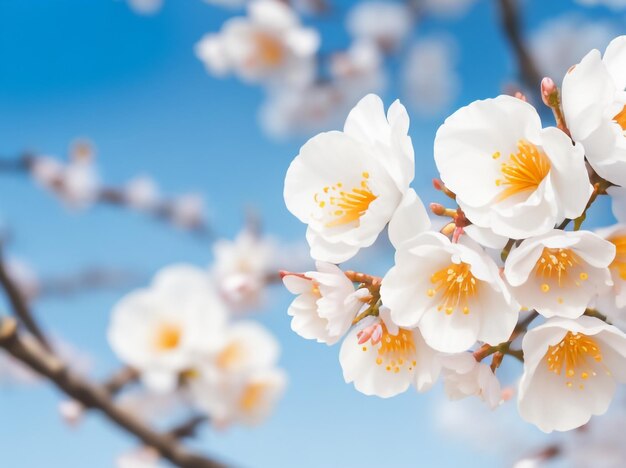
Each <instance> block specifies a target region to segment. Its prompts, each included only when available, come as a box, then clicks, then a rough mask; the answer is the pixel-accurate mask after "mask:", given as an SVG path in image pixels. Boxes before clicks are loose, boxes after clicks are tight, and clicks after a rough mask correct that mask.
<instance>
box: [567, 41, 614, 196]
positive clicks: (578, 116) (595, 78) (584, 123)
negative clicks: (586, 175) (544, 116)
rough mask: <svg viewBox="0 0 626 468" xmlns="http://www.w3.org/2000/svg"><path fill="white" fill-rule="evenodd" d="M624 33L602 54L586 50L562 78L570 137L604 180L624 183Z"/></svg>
mask: <svg viewBox="0 0 626 468" xmlns="http://www.w3.org/2000/svg"><path fill="white" fill-rule="evenodd" d="M625 88H626V36H620V37H617V38H615V39H613V41H611V43H610V44H609V45H608V47H607V48H606V51H605V53H604V57H602V56H601V55H600V52H599V51H598V50H592V51H591V52H589V53H588V54H587V55H586V56H585V57H584V58H583V59H582V60H581V62H580V63H579V64H578V65H576V66H575V67H574V68H573V69H571V71H570V72H569V73H568V74H567V75H565V78H564V79H563V93H562V94H563V113H564V115H565V121H566V122H567V125H568V128H569V130H570V132H571V135H572V139H574V141H577V142H580V143H582V144H583V145H584V147H585V155H586V156H587V159H588V160H589V164H591V166H592V167H593V168H594V169H595V171H596V172H597V173H598V174H599V175H600V176H601V177H603V178H605V179H606V180H608V181H610V182H613V183H614V184H616V185H620V186H624V185H626V91H625Z"/></svg>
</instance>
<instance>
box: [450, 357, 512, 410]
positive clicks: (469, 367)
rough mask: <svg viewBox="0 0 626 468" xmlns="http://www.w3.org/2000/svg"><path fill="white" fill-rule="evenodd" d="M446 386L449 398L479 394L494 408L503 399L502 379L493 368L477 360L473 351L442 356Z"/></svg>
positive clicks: (455, 398)
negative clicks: (499, 378)
mask: <svg viewBox="0 0 626 468" xmlns="http://www.w3.org/2000/svg"><path fill="white" fill-rule="evenodd" d="M442 363H443V364H442V365H443V367H442V371H443V379H444V387H445V390H446V394H447V395H448V398H450V399H451V400H460V399H462V398H465V397H468V396H473V395H475V396H478V397H479V398H480V399H481V400H483V401H484V402H485V403H487V405H488V406H489V407H490V408H491V409H494V408H496V407H497V406H498V405H500V402H501V401H502V390H501V388H500V381H499V380H498V378H497V377H496V376H495V374H494V373H493V371H492V370H491V368H490V367H489V366H488V365H487V364H485V363H483V362H477V361H476V359H474V355H473V354H472V353H460V354H454V355H451V356H445V357H443V358H442Z"/></svg>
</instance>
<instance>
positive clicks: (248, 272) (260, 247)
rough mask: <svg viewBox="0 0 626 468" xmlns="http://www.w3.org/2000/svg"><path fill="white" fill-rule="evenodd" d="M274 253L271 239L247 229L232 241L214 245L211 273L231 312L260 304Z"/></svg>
mask: <svg viewBox="0 0 626 468" xmlns="http://www.w3.org/2000/svg"><path fill="white" fill-rule="evenodd" d="M276 253H277V247H276V245H275V243H274V242H273V241H272V240H270V239H267V238H264V237H261V236H260V235H258V234H255V233H253V232H251V231H250V230H243V231H242V232H240V233H239V234H238V235H237V237H236V238H235V239H234V240H233V241H231V240H227V239H220V240H218V241H217V242H216V243H215V244H214V246H213V254H214V255H215V262H214V264H213V267H212V269H211V274H212V276H213V278H214V279H215V283H216V285H217V288H218V290H219V292H220V294H221V295H222V297H223V299H224V300H225V302H226V303H227V304H228V305H229V307H230V308H231V309H232V310H234V311H242V310H249V309H251V308H254V307H258V306H259V305H261V303H262V301H263V297H264V292H265V287H266V285H267V281H268V276H269V275H270V274H271V271H272V265H273V261H274V257H275V256H276Z"/></svg>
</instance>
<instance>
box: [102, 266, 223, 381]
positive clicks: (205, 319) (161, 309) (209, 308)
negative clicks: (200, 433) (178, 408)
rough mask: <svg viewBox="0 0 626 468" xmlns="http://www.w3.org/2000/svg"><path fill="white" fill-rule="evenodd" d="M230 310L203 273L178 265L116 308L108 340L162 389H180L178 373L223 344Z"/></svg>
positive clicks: (126, 361) (142, 373) (129, 361)
mask: <svg viewBox="0 0 626 468" xmlns="http://www.w3.org/2000/svg"><path fill="white" fill-rule="evenodd" d="M225 320H226V312H225V310H224V307H223V305H222V302H221V300H220V299H219V297H218V296H217V294H216V293H215V292H214V291H213V290H212V286H211V283H210V280H209V276H208V274H207V273H205V272H204V271H203V270H201V269H198V268H195V267H192V266H188V265H175V266H170V267H167V268H164V269H163V270H161V271H160V272H159V273H158V274H157V275H156V277H155V279H154V280H153V283H152V285H151V286H150V287H149V288H145V289H139V290H136V291H133V292H131V293H129V294H128V295H126V296H125V297H124V298H122V299H121V300H120V301H119V302H118V303H117V304H116V305H115V307H114V309H113V312H112V317H111V323H110V325H109V330H108V338H109V343H110V345H111V347H112V348H113V351H114V352H115V353H116V354H117V356H118V357H119V358H120V359H121V360H122V361H123V362H125V363H126V364H128V365H130V366H132V367H134V368H136V369H137V370H138V371H139V372H140V374H141V378H142V380H143V381H144V383H145V384H146V385H147V386H148V387H149V388H151V389H154V390H156V391H163V392H167V391H169V390H171V389H172V388H174V387H175V385H176V382H177V380H178V375H179V374H180V373H181V372H183V371H185V370H187V369H189V368H193V367H194V365H195V364H196V360H197V359H198V357H201V356H203V355H205V354H210V353H211V352H215V351H216V350H217V348H218V346H219V345H220V343H221V340H222V337H223V329H224V326H225Z"/></svg>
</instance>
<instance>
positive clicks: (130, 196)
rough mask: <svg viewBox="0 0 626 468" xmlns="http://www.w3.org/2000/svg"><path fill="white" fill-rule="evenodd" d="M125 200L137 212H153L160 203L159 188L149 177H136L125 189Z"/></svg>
mask: <svg viewBox="0 0 626 468" xmlns="http://www.w3.org/2000/svg"><path fill="white" fill-rule="evenodd" d="M124 198H125V199H126V202H127V203H128V204H129V205H130V206H132V207H133V208H135V209H137V210H144V211H146V210H151V209H153V208H154V207H155V206H156V205H157V204H158V203H159V188H158V186H157V184H156V182H155V181H154V179H152V178H150V177H148V176H139V177H135V178H134V179H132V180H130V181H129V182H128V183H127V184H126V186H125V187H124Z"/></svg>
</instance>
